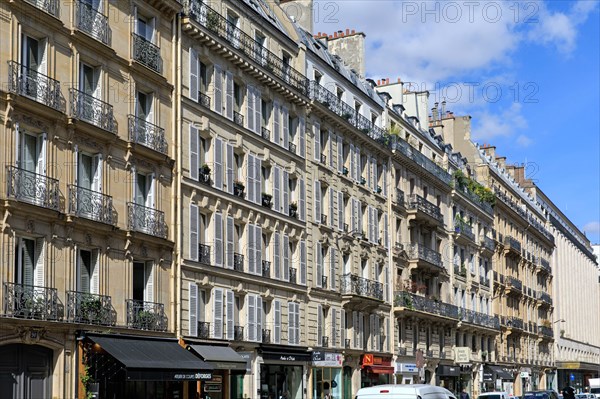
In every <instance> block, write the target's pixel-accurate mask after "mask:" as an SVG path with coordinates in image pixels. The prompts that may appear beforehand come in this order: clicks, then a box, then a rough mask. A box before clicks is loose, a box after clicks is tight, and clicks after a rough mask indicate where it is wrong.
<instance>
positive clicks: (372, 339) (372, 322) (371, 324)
mask: <svg viewBox="0 0 600 399" xmlns="http://www.w3.org/2000/svg"><path fill="white" fill-rule="evenodd" d="M368 335H369V345H370V347H371V350H375V315H374V314H370V315H369V334H368Z"/></svg>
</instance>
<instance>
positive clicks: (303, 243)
mask: <svg viewBox="0 0 600 399" xmlns="http://www.w3.org/2000/svg"><path fill="white" fill-rule="evenodd" d="M300 284H302V285H306V241H304V240H302V241H300Z"/></svg>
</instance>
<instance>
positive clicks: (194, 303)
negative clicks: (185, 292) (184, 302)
mask: <svg viewBox="0 0 600 399" xmlns="http://www.w3.org/2000/svg"><path fill="white" fill-rule="evenodd" d="M189 291H190V310H189V317H188V335H191V336H192V337H196V336H198V286H197V285H196V283H192V282H190V283H189Z"/></svg>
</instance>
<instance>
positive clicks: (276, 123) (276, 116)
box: [272, 101, 281, 145]
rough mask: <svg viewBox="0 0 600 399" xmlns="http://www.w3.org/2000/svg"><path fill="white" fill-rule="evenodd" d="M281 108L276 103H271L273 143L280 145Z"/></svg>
mask: <svg viewBox="0 0 600 399" xmlns="http://www.w3.org/2000/svg"><path fill="white" fill-rule="evenodd" d="M280 136H281V107H280V105H279V103H278V102H276V101H275V102H274V103H273V138H272V140H273V142H274V143H275V144H277V145H281V137H280Z"/></svg>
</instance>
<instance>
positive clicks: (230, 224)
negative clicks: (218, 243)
mask: <svg viewBox="0 0 600 399" xmlns="http://www.w3.org/2000/svg"><path fill="white" fill-rule="evenodd" d="M234 240H235V224H234V221H233V218H232V217H231V216H227V251H226V258H227V263H226V267H227V268H228V269H233V264H234V253H235V242H234Z"/></svg>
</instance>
